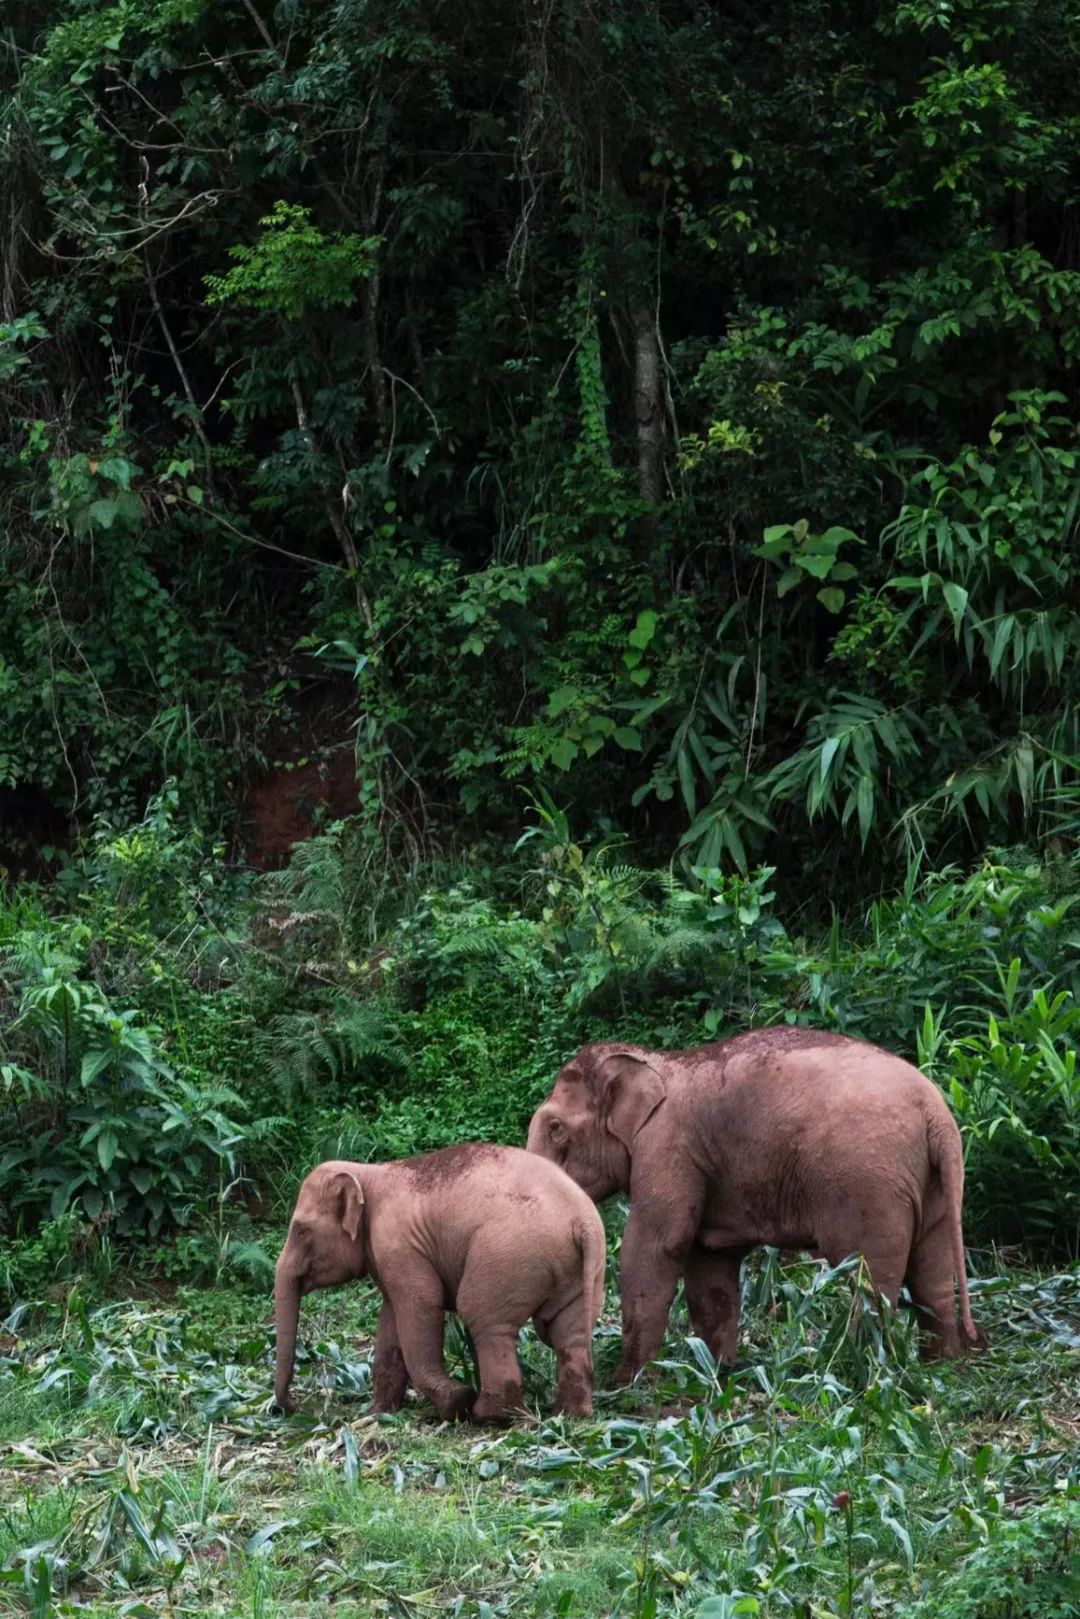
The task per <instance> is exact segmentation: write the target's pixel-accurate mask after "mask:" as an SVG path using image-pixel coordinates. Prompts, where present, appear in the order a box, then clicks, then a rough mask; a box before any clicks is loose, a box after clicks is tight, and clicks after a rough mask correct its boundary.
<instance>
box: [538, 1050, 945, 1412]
mask: <svg viewBox="0 0 1080 1619" xmlns="http://www.w3.org/2000/svg"><path fill="white" fill-rule="evenodd" d="M528 1145H529V1150H530V1151H531V1152H533V1153H539V1154H540V1155H541V1156H542V1157H544V1158H547V1159H549V1160H550V1161H551V1162H552V1163H556V1164H559V1165H561V1167H562V1168H564V1169H565V1170H566V1171H567V1173H568V1174H570V1175H571V1176H572V1177H573V1178H574V1180H576V1181H577V1183H578V1185H579V1186H581V1187H582V1188H583V1189H584V1190H585V1191H586V1192H588V1194H589V1196H590V1197H592V1198H594V1199H595V1200H596V1201H597V1202H599V1201H601V1200H602V1199H603V1198H605V1197H608V1196H610V1195H611V1193H613V1192H615V1191H619V1190H621V1191H628V1192H629V1194H630V1216H629V1219H628V1220H627V1224H626V1232H625V1235H624V1237H623V1245H622V1266H621V1283H622V1312H623V1351H622V1361H621V1364H620V1367H619V1371H618V1374H617V1380H618V1381H619V1382H629V1381H630V1380H631V1379H632V1378H633V1377H634V1376H635V1375H636V1374H637V1372H638V1371H639V1370H640V1369H641V1367H642V1366H643V1365H644V1364H645V1362H646V1361H648V1360H651V1359H653V1358H654V1357H655V1355H656V1354H657V1353H658V1351H659V1349H660V1346H661V1343H662V1341H663V1335H664V1328H665V1325H666V1322H667V1316H668V1311H669V1309H670V1307H671V1301H672V1299H673V1297H674V1294H675V1287H676V1284H677V1282H678V1279H679V1277H680V1275H681V1276H683V1277H684V1278H685V1285H686V1298H687V1304H688V1307H689V1311H690V1320H691V1324H692V1326H693V1329H694V1331H695V1332H696V1333H697V1334H698V1336H699V1337H701V1338H703V1339H704V1340H705V1342H706V1343H707V1344H708V1345H709V1347H710V1349H711V1350H712V1353H713V1354H714V1355H715V1357H716V1358H717V1360H720V1361H728V1362H730V1361H732V1360H734V1358H735V1350H736V1343H737V1341H738V1326H739V1267H740V1264H741V1262H742V1260H743V1258H744V1256H745V1255H746V1254H747V1253H749V1252H750V1250H751V1249H752V1248H755V1247H757V1246H758V1245H759V1244H761V1243H771V1244H773V1245H775V1246H776V1247H778V1248H793V1249H809V1250H812V1251H814V1252H816V1253H819V1254H823V1255H824V1256H825V1257H826V1258H827V1259H828V1260H829V1262H830V1263H831V1264H838V1263H839V1262H840V1261H841V1260H842V1259H844V1258H846V1257H847V1255H848V1254H851V1253H856V1252H858V1253H861V1254H863V1256H864V1257H865V1259H866V1262H867V1266H868V1268H869V1271H870V1275H871V1277H872V1279H873V1282H874V1285H875V1287H876V1288H877V1289H878V1290H879V1291H880V1292H881V1293H884V1294H885V1296H886V1297H887V1298H888V1299H889V1300H890V1302H891V1303H892V1304H894V1305H895V1304H896V1302H897V1297H898V1295H899V1292H900V1288H901V1285H902V1284H904V1283H906V1284H907V1287H908V1289H909V1291H910V1293H911V1296H912V1298H913V1300H914V1302H915V1304H916V1305H917V1306H918V1307H919V1310H920V1314H921V1316H922V1319H923V1321H924V1323H925V1324H926V1325H927V1326H928V1327H929V1328H930V1329H931V1333H932V1338H931V1341H930V1344H928V1345H927V1349H928V1351H931V1352H937V1353H940V1354H944V1355H955V1354H958V1353H959V1352H960V1351H961V1349H962V1348H964V1347H966V1346H967V1345H970V1344H971V1343H974V1342H976V1341H977V1334H976V1331H975V1327H974V1325H973V1323H972V1319H971V1309H970V1305H969V1302H968V1290H967V1277H966V1274H965V1260H964V1241H963V1234H962V1230H961V1200H962V1196H963V1186H964V1164H963V1154H962V1150H961V1144H960V1134H959V1131H958V1130H957V1128H956V1125H955V1123H954V1121H953V1118H952V1115H951V1114H950V1112H949V1110H948V1108H947V1107H946V1105H945V1102H944V1100H943V1099H942V1097H941V1094H940V1092H939V1091H938V1090H937V1089H936V1087H935V1086H934V1085H932V1084H931V1083H930V1081H929V1080H928V1079H926V1078H925V1077H924V1075H922V1074H921V1073H920V1072H919V1070H918V1069H917V1068H914V1067H912V1065H911V1064H910V1063H907V1062H904V1061H903V1059H902V1058H900V1057H896V1056H893V1055H891V1054H890V1053H889V1052H887V1051H882V1050H880V1049H879V1048H878V1047H877V1046H872V1045H867V1044H866V1043H865V1042H863V1041H861V1040H853V1039H849V1038H847V1037H846V1036H844V1035H838V1034H828V1033H822V1032H818V1031H816V1030H813V1029H796V1028H789V1027H782V1028H771V1029H756V1030H753V1031H751V1032H750V1033H748V1034H740V1035H736V1036H735V1037H734V1038H733V1039H730V1040H723V1041H720V1042H718V1043H717V1044H714V1045H705V1046H700V1047H698V1048H697V1049H696V1050H692V1051H672V1052H659V1051H647V1050H645V1049H643V1048H642V1047H639V1046H623V1045H617V1044H603V1043H601V1044H596V1045H590V1046H586V1047H585V1048H584V1049H583V1050H582V1051H580V1052H579V1053H578V1055H577V1056H576V1057H574V1058H573V1059H572V1060H571V1061H570V1062H568V1063H567V1064H566V1066H565V1067H564V1068H563V1070H562V1072H561V1073H560V1074H559V1076H558V1078H557V1080H556V1081H555V1086H554V1089H553V1090H552V1092H551V1095H550V1096H549V1097H548V1099H547V1101H546V1102H544V1104H543V1105H542V1106H541V1107H540V1108H538V1109H537V1111H536V1113H535V1114H534V1115H533V1119H532V1123H531V1126H530V1129H529V1140H528ZM954 1282H955V1284H956V1287H957V1290H958V1292H959V1298H960V1316H961V1322H962V1325H963V1337H962V1336H961V1333H960V1331H959V1330H958V1327H957V1321H956V1308H955V1302H954V1295H953V1284H954Z"/></svg>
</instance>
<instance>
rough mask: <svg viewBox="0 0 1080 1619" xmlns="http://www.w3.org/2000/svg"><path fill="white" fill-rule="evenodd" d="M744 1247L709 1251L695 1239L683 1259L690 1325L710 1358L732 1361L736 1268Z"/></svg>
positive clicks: (735, 1343)
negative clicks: (709, 1354)
mask: <svg viewBox="0 0 1080 1619" xmlns="http://www.w3.org/2000/svg"><path fill="white" fill-rule="evenodd" d="M748 1252H749V1249H747V1248H725V1249H722V1250H720V1251H718V1252H715V1253H714V1252H711V1251H710V1250H709V1249H708V1248H701V1247H699V1246H698V1245H697V1244H696V1243H695V1245H694V1247H693V1248H692V1249H691V1250H690V1254H689V1257H688V1258H687V1261H686V1277H685V1285H686V1304H687V1308H688V1309H689V1311H690V1325H691V1326H692V1327H693V1329H694V1331H695V1333H696V1334H697V1336H698V1337H699V1338H703V1339H704V1341H705V1343H706V1344H707V1345H708V1347H709V1352H710V1353H711V1355H712V1356H713V1358H714V1360H717V1361H719V1362H720V1364H721V1365H728V1366H730V1365H732V1364H733V1362H734V1360H735V1357H736V1355H737V1353H738V1344H739V1305H740V1291H739V1271H740V1268H741V1266H742V1262H743V1259H744V1257H745V1256H746V1254H747V1253H748Z"/></svg>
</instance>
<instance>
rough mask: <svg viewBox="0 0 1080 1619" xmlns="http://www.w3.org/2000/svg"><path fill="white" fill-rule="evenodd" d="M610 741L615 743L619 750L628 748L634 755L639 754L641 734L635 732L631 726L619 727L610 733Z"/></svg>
mask: <svg viewBox="0 0 1080 1619" xmlns="http://www.w3.org/2000/svg"><path fill="white" fill-rule="evenodd" d="M612 741H614V742H617V743H618V744H619V746H620V748H628V749H630V750H631V751H632V752H634V753H640V752H641V733H640V731H635V730H634V727H633V726H632V725H620V726H619V728H618V730H617V731H613V732H612Z"/></svg>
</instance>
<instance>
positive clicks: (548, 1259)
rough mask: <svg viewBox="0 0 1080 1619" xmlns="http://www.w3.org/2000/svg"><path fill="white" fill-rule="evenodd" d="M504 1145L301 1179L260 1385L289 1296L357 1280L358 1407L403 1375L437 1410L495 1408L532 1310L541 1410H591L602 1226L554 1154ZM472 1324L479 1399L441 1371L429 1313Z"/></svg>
mask: <svg viewBox="0 0 1080 1619" xmlns="http://www.w3.org/2000/svg"><path fill="white" fill-rule="evenodd" d="M538 1167H539V1166H538V1164H537V1161H536V1159H535V1158H534V1157H530V1155H529V1154H528V1153H526V1152H524V1151H523V1150H522V1149H521V1148H518V1147H498V1146H488V1145H484V1144H469V1145H464V1146H460V1147H448V1148H446V1149H445V1150H444V1151H442V1152H434V1153H427V1154H425V1155H424V1156H422V1157H419V1158H406V1159H401V1160H399V1161H397V1162H394V1163H387V1164H357V1163H350V1162H347V1161H345V1160H334V1161H331V1162H328V1163H324V1164H320V1165H319V1166H318V1168H317V1169H314V1170H312V1172H311V1174H310V1175H309V1176H308V1177H307V1179H306V1180H305V1181H304V1183H303V1185H302V1186H301V1188H300V1194H299V1197H298V1198H297V1202H296V1208H295V1211H294V1213H293V1217H292V1222H291V1224H290V1226H289V1235H288V1237H287V1239H286V1242H285V1246H284V1247H283V1248H282V1251H281V1255H280V1257H279V1259H278V1262H277V1271H276V1276H275V1289H274V1305H275V1318H276V1324H277V1367H276V1372H275V1378H274V1395H275V1399H276V1400H277V1403H278V1405H279V1406H281V1408H282V1409H283V1410H285V1411H294V1410H295V1409H296V1401H295V1400H294V1399H293V1397H292V1395H291V1394H290V1392H289V1389H290V1385H291V1382H292V1375H293V1363H294V1359H295V1351H296V1331H297V1323H298V1319H299V1312H300V1300H301V1299H302V1298H303V1297H304V1295H305V1294H307V1293H311V1292H313V1291H314V1290H315V1289H316V1288H321V1287H336V1286H339V1285H340V1284H342V1283H344V1282H349V1281H352V1280H354V1279H356V1278H359V1277H362V1276H370V1277H371V1278H372V1280H373V1281H374V1282H375V1283H376V1284H377V1285H378V1287H379V1288H380V1290H381V1292H382V1295H383V1307H382V1312H381V1314H380V1316H379V1326H378V1331H377V1334H376V1339H375V1357H374V1375H373V1391H372V1392H373V1400H372V1404H373V1409H374V1410H376V1411H395V1410H397V1409H399V1408H400V1406H401V1405H402V1404H403V1403H404V1400H405V1394H406V1390H407V1387H408V1384H409V1382H410V1381H411V1382H412V1383H413V1385H414V1386H415V1387H416V1388H417V1389H418V1390H419V1391H420V1392H421V1393H422V1394H425V1395H427V1397H428V1398H429V1399H430V1400H431V1401H432V1402H433V1403H434V1405H435V1406H436V1408H437V1410H438V1412H439V1414H440V1416H442V1417H443V1418H445V1419H449V1420H453V1419H456V1418H458V1417H464V1416H466V1415H469V1414H471V1415H472V1417H473V1418H474V1419H476V1420H477V1421H501V1420H505V1419H506V1418H507V1417H508V1416H509V1415H511V1414H512V1413H513V1412H514V1411H517V1410H520V1408H521V1405H522V1393H521V1368H520V1365H519V1363H518V1358H517V1336H518V1332H519V1330H520V1329H521V1327H522V1326H524V1324H525V1322H526V1321H528V1320H529V1319H530V1317H531V1318H532V1320H533V1321H534V1323H535V1325H536V1329H537V1331H538V1333H539V1334H540V1336H541V1338H542V1339H543V1340H544V1341H545V1342H546V1343H548V1344H550V1345H551V1347H552V1348H553V1349H554V1351H555V1355H556V1358H557V1362H558V1391H557V1401H558V1404H557V1409H558V1410H560V1411H563V1412H566V1413H568V1414H570V1415H575V1416H587V1415H588V1414H589V1412H590V1411H591V1409H592V1335H593V1329H594V1327H595V1325H596V1320H597V1317H598V1316H599V1314H600V1310H601V1308H602V1305H603V1298H604V1263H605V1243H604V1227H603V1222H602V1221H601V1219H600V1216H599V1214H598V1213H597V1212H596V1209H595V1208H594V1206H593V1204H592V1203H591V1202H590V1201H589V1199H588V1197H587V1196H586V1195H585V1194H584V1192H582V1191H581V1190H580V1188H579V1187H577V1186H576V1185H575V1184H574V1182H573V1181H572V1180H571V1179H570V1178H569V1177H568V1176H567V1175H564V1174H563V1172H562V1170H561V1169H558V1168H557V1167H556V1166H555V1165H554V1164H545V1165H544V1173H543V1174H542V1175H538V1174H537V1169H538ZM446 1310H457V1312H458V1314H459V1315H460V1316H461V1318H462V1320H463V1321H464V1323H465V1325H466V1327H467V1328H468V1330H469V1332H470V1333H471V1335H472V1339H473V1344H474V1346H475V1349H476V1357H477V1361H478V1363H479V1367H480V1392H479V1396H477V1394H476V1393H475V1391H474V1390H473V1389H471V1388H468V1387H467V1386H466V1385H465V1384H463V1383H460V1382H458V1381H457V1380H456V1379H454V1378H452V1377H449V1376H448V1375H447V1372H446V1367H445V1364H444V1361H443V1327H444V1312H445V1311H446Z"/></svg>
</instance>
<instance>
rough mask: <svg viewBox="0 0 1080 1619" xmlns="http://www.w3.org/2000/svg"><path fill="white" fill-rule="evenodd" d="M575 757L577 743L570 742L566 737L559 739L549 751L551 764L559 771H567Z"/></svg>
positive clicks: (576, 754)
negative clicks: (556, 766)
mask: <svg viewBox="0 0 1080 1619" xmlns="http://www.w3.org/2000/svg"><path fill="white" fill-rule="evenodd" d="M577 756H578V746H577V743H576V742H571V740H570V738H569V737H568V736H563V737H560V738H559V740H558V742H556V744H555V746H554V747H553V748H552V750H551V762H552V764H554V765H558V767H559V769H560V770H569V769H570V766H571V765H572V764H573V762H574V760H575V759H576V758H577Z"/></svg>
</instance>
